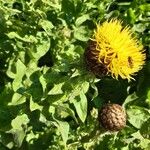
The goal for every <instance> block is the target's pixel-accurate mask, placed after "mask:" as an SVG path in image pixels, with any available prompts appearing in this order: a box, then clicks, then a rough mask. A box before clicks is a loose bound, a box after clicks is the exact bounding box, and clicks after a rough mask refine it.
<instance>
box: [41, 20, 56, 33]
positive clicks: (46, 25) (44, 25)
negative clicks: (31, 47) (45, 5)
mask: <svg viewBox="0 0 150 150" xmlns="http://www.w3.org/2000/svg"><path fill="white" fill-rule="evenodd" d="M39 25H40V26H41V27H42V28H43V29H44V30H45V31H46V33H47V34H48V35H50V32H51V29H52V28H53V27H54V26H53V24H52V23H51V22H50V21H48V20H42V19H41V20H40V21H39Z"/></svg>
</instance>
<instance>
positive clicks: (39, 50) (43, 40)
mask: <svg viewBox="0 0 150 150" xmlns="http://www.w3.org/2000/svg"><path fill="white" fill-rule="evenodd" d="M36 39H37V43H36V45H35V46H33V47H32V48H31V50H30V51H28V52H29V53H30V55H31V56H32V57H33V58H34V59H35V60H38V59H39V58H40V57H42V56H43V55H44V54H46V52H47V51H48V50H49V48H50V39H49V37H48V36H47V34H46V33H45V32H38V33H37V35H36Z"/></svg>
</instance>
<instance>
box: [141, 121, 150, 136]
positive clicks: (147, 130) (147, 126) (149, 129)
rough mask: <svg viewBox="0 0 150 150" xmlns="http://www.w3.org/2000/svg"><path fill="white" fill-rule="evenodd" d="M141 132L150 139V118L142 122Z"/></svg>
mask: <svg viewBox="0 0 150 150" xmlns="http://www.w3.org/2000/svg"><path fill="white" fill-rule="evenodd" d="M140 133H141V135H142V136H143V137H144V138H147V139H150V119H148V120H147V121H146V122H144V124H142V127H141V129H140Z"/></svg>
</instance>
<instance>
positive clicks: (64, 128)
mask: <svg viewBox="0 0 150 150" xmlns="http://www.w3.org/2000/svg"><path fill="white" fill-rule="evenodd" d="M54 119H55V120H56V122H57V124H56V123H55V125H56V126H57V128H58V130H59V132H60V133H61V136H62V139H63V142H64V144H65V145H66V142H67V140H68V133H69V124H68V123H67V122H64V121H60V120H58V119H56V118H54Z"/></svg>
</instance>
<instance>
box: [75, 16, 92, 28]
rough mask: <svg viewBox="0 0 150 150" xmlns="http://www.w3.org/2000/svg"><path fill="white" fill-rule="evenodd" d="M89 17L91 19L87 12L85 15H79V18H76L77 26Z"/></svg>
mask: <svg viewBox="0 0 150 150" xmlns="http://www.w3.org/2000/svg"><path fill="white" fill-rule="evenodd" d="M89 19H90V17H89V15H88V14H85V15H83V16H81V17H79V18H78V19H77V20H76V22H75V24H76V26H80V25H81V24H82V23H83V22H85V21H86V20H89Z"/></svg>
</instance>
